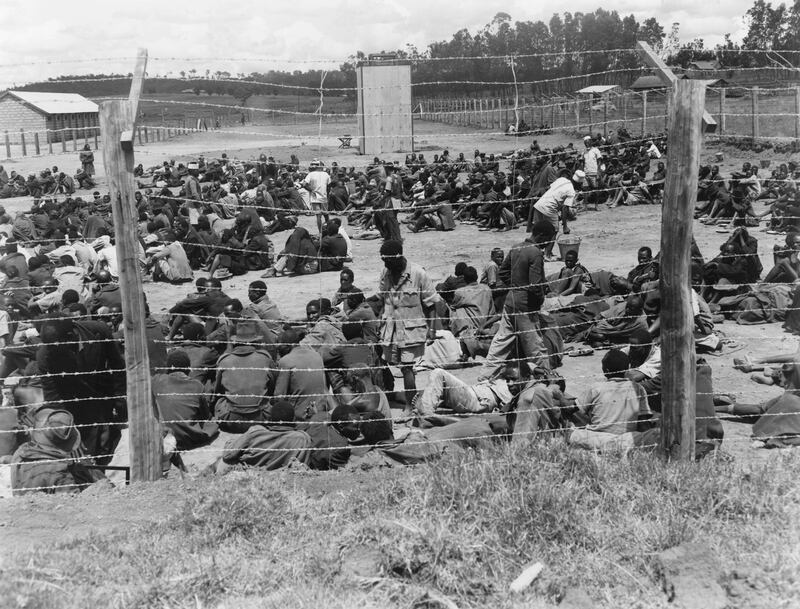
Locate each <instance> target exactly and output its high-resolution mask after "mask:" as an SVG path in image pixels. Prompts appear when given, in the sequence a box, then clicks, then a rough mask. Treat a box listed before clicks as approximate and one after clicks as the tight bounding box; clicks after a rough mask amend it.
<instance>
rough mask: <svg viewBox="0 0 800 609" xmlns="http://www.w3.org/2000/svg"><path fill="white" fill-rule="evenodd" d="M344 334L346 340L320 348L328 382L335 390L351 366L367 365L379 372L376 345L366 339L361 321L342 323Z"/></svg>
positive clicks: (342, 381)
mask: <svg viewBox="0 0 800 609" xmlns="http://www.w3.org/2000/svg"><path fill="white" fill-rule="evenodd" d="M342 334H343V336H344V338H345V341H346V342H344V343H335V344H326V345H321V346H320V348H319V354H320V355H321V356H322V361H323V362H324V363H325V371H326V374H327V376H328V383H329V384H330V386H331V389H333V390H334V391H336V390H337V389H338V388H339V387H341V385H342V384H343V383H344V377H345V375H346V373H347V371H348V369H349V368H355V367H357V366H365V367H367V368H369V369H371V370H373V371H375V372H379V370H378V367H379V365H380V360H379V358H378V353H377V350H376V345H374V344H370V343H368V342H367V341H366V340H364V336H363V331H362V325H361V324H360V323H357V322H353V321H348V322H345V323H344V324H342ZM378 376H379V375H378ZM376 380H377V379H376ZM379 382H380V381H379Z"/></svg>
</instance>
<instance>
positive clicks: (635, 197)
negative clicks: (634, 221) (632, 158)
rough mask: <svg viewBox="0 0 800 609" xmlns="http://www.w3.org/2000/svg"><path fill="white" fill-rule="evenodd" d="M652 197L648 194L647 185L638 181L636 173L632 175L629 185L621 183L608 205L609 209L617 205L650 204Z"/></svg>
mask: <svg viewBox="0 0 800 609" xmlns="http://www.w3.org/2000/svg"><path fill="white" fill-rule="evenodd" d="M652 202H653V197H652V195H651V194H650V189H649V188H648V187H647V184H645V183H644V182H642V181H641V180H640V179H639V174H638V173H635V172H634V173H633V175H632V176H631V180H630V182H629V183H627V184H626V183H624V182H623V183H621V184H620V187H619V190H618V191H617V194H616V196H615V197H614V200H613V201H612V202H611V203H610V204H609V207H617V206H618V205H642V204H645V203H652Z"/></svg>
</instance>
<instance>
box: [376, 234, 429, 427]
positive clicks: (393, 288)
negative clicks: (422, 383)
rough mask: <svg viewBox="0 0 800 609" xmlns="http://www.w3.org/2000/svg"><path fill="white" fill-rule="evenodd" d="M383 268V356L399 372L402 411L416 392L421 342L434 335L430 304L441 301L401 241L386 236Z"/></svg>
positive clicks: (410, 402)
mask: <svg viewBox="0 0 800 609" xmlns="http://www.w3.org/2000/svg"><path fill="white" fill-rule="evenodd" d="M380 253H381V260H383V265H384V267H385V268H384V269H383V271H382V272H381V278H380V281H379V284H378V294H379V295H380V296H381V297H382V298H383V319H382V321H383V335H382V341H381V342H382V343H383V358H384V359H385V360H386V363H387V364H389V365H394V366H398V367H399V368H400V372H401V373H402V374H403V387H404V388H405V398H406V410H407V411H410V410H411V407H412V400H413V398H414V396H415V395H416V392H417V382H416V378H415V377H414V363H415V362H416V360H418V359H419V358H420V357H422V355H423V353H424V352H425V343H426V342H427V341H430V340H433V339H434V338H435V337H436V330H435V325H434V324H435V321H436V319H435V314H434V305H436V303H437V302H439V301H440V300H441V296H439V294H438V293H437V292H436V289H435V288H434V285H433V282H432V281H431V279H430V277H428V274H427V273H426V272H425V269H423V268H422V267H421V266H418V265H416V264H414V263H413V262H409V261H408V260H406V259H405V257H404V256H403V244H402V243H401V242H400V241H396V240H394V239H390V240H388V241H385V242H384V243H383V245H382V246H381V250H380Z"/></svg>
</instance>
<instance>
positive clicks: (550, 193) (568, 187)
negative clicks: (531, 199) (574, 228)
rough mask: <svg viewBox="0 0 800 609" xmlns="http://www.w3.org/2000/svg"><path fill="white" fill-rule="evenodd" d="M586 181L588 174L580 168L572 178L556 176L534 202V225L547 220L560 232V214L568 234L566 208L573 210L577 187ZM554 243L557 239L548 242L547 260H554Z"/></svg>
mask: <svg viewBox="0 0 800 609" xmlns="http://www.w3.org/2000/svg"><path fill="white" fill-rule="evenodd" d="M585 183H586V174H585V173H584V172H583V171H581V170H580V169H579V170H577V171H576V172H575V173H574V174H573V176H572V179H570V178H556V180H555V182H553V183H552V184H551V185H550V188H549V189H548V190H547V192H545V193H544V194H543V195H542V196H541V197H539V200H538V201H536V203H534V205H533V223H532V226H535V225H536V224H537V223H538V222H542V221H546V222H549V223H550V224H552V225H553V228H555V229H556V234H558V223H559V216H560V217H561V224H562V225H563V228H564V234H565V235H568V234H569V227H568V226H567V214H566V213H565V212H564V208H565V207H567V208H568V209H569V210H570V211H571V210H572V207H573V206H574V205H575V195H576V194H577V193H576V191H575V188H576V187H578V189H580V188H581V187H582V186H583V185H584V184H585ZM554 244H555V240H553V241H550V242H549V243H548V244H547V246H546V248H545V260H548V261H549V260H554V258H553V245H554Z"/></svg>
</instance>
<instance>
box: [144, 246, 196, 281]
mask: <svg viewBox="0 0 800 609" xmlns="http://www.w3.org/2000/svg"><path fill="white" fill-rule="evenodd" d="M153 259H154V260H161V261H163V262H165V263H166V264H162V265H161V270H162V271H163V273H164V276H165V277H166V278H167V279H169V280H170V281H180V280H181V279H191V278H192V267H191V266H189V259H188V258H187V257H186V251H185V250H184V249H183V246H182V245H181V244H180V243H178V242H177V241H173V242H172V243H169V244H167V245H165V246H164V247H162V248H161V250H159V251H158V252H156V253H155V254H153Z"/></svg>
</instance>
